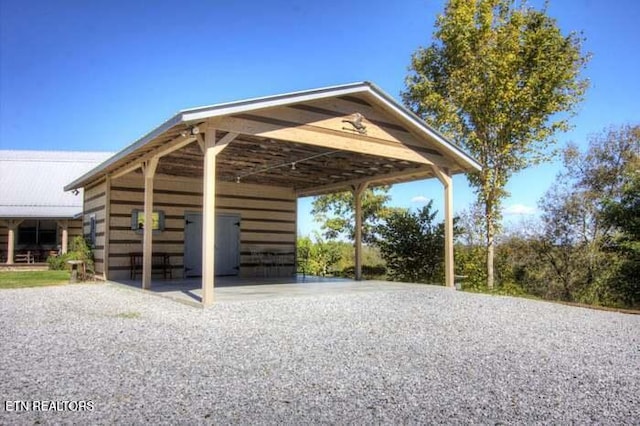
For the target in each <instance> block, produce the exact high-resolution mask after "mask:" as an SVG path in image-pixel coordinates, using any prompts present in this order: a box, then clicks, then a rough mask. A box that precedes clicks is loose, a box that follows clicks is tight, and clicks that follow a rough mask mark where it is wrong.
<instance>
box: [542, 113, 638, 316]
mask: <svg viewBox="0 0 640 426" xmlns="http://www.w3.org/2000/svg"><path fill="white" fill-rule="evenodd" d="M564 165H565V171H564V172H562V173H560V174H559V176H558V179H557V182H556V183H555V184H554V185H553V186H552V187H551V188H550V189H549V191H548V192H547V194H546V195H545V197H544V198H543V199H542V200H541V202H540V208H541V210H542V221H543V234H542V235H541V236H540V238H539V239H538V243H537V244H538V248H537V252H538V253H539V257H540V258H541V259H543V260H544V261H545V262H546V263H547V264H548V265H550V267H551V270H552V271H553V274H552V275H551V276H550V277H549V282H550V284H553V282H554V281H557V282H558V283H559V284H560V287H561V288H562V289H563V291H562V294H561V297H562V298H563V299H565V300H574V299H581V301H584V302H589V303H611V302H612V301H614V299H619V300H621V301H622V302H623V303H626V304H631V303H634V302H633V301H634V300H637V291H638V290H637V285H635V284H633V280H631V281H629V280H626V281H625V279H623V278H621V275H620V274H618V273H617V272H616V268H618V266H619V261H620V259H619V258H617V257H616V255H615V254H616V252H618V254H621V255H623V257H625V256H626V254H631V256H630V257H628V258H627V261H628V262H627V263H626V266H625V267H629V266H631V268H632V269H633V264H634V255H633V254H632V252H627V251H625V249H626V247H627V246H626V242H627V241H630V242H631V246H633V241H634V238H638V236H637V235H635V236H634V229H635V228H634V227H635V226H637V224H638V222H637V220H636V221H634V220H632V218H633V217H634V214H636V213H637V210H636V209H637V208H638V207H637V204H636V203H637V199H638V195H637V188H638V187H637V185H638V184H637V183H636V180H637V179H638V177H637V176H638V170H640V126H635V127H632V126H622V127H620V128H617V129H616V128H611V129H609V130H608V131H606V132H604V133H602V134H600V135H596V136H593V137H592V138H591V140H590V143H589V148H588V150H587V151H586V152H585V153H581V152H580V151H579V150H578V148H577V147H576V146H575V145H569V146H568V147H567V148H566V149H565V151H564ZM614 275H617V276H618V278H617V279H618V281H619V282H617V283H615V282H614V281H612V280H615V279H616V278H615V277H614ZM623 275H625V274H623ZM625 276H626V275H625ZM627 278H631V277H630V276H628V277H627ZM636 282H637V281H636ZM627 284H629V285H627ZM634 292H635V293H634ZM634 294H635V295H634Z"/></svg>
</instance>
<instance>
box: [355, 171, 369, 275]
mask: <svg viewBox="0 0 640 426" xmlns="http://www.w3.org/2000/svg"><path fill="white" fill-rule="evenodd" d="M366 189H367V183H360V184H358V185H355V186H353V187H352V191H353V201H354V204H355V209H354V210H355V278H356V281H360V280H362V194H363V192H364V191H365V190H366Z"/></svg>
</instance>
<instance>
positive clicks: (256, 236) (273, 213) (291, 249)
mask: <svg viewBox="0 0 640 426" xmlns="http://www.w3.org/2000/svg"><path fill="white" fill-rule="evenodd" d="M480 168H481V166H480V164H478V162H476V161H475V160H474V159H473V158H471V157H470V156H469V155H467V154H466V153H465V152H464V151H463V150H462V149H460V148H459V147H458V146H457V145H455V144H454V143H452V142H450V141H448V140H447V139H446V138H444V137H443V136H442V135H441V134H439V133H438V132H437V131H435V130H434V129H432V128H431V127H429V126H427V125H426V124H425V123H424V121H423V120H421V119H420V118H419V117H417V116H415V115H414V114H413V113H411V112H410V111H409V110H407V109H406V108H404V107H403V106H402V105H400V104H398V103H397V102H396V101H395V100H394V99H393V98H392V97H391V96H389V95H387V94H386V93H384V92H383V91H382V90H381V89H379V88H378V87H376V86H375V85H373V84H371V83H368V82H364V83H354V84H347V85H342V86H334V87H328V88H321V89H315V90H308V91H303V92H295V93H287V94H282V95H276V96H269V97H263V98H257V99H249V100H244V101H238V102H231V103H224V104H218V105H212V106H206V107H201V108H193V109H187V110H183V111H180V112H178V113H177V114H176V115H175V116H173V117H172V118H171V119H170V120H168V121H166V122H165V123H163V124H162V125H160V126H159V127H157V128H155V129H153V130H151V131H150V132H149V133H148V134H147V135H145V136H144V137H142V138H141V139H139V140H138V141H136V142H134V143H133V144H131V145H129V146H128V147H126V148H125V149H123V150H122V151H120V152H118V153H117V154H115V155H114V156H113V157H111V158H109V159H108V160H107V161H105V162H104V163H102V164H100V165H99V166H97V167H95V168H94V169H92V170H91V171H89V172H88V173H86V174H85V175H83V176H81V177H80V178H78V179H76V180H74V181H73V182H71V183H69V184H68V185H67V186H66V187H65V190H67V191H69V190H74V189H80V188H84V224H85V233H89V231H90V229H89V227H90V226H91V225H92V224H93V225H94V226H95V228H94V233H93V238H94V240H95V241H94V243H95V250H94V256H95V265H96V271H97V272H98V273H99V274H101V275H102V276H103V277H104V278H105V279H110V280H117V279H126V278H130V277H136V276H137V275H136V272H137V271H136V268H137V265H136V262H137V261H136V260H135V259H141V261H140V267H141V279H142V288H150V286H151V279H152V273H153V272H154V267H155V266H157V265H158V259H170V261H168V262H166V263H164V266H165V267H166V265H167V264H169V265H170V266H169V267H170V268H171V269H172V271H171V272H172V273H173V272H175V273H178V274H180V273H182V274H184V276H187V277H188V276H201V277H202V278H201V280H202V290H203V293H202V302H203V304H204V305H208V304H211V303H212V301H213V290H214V283H215V276H216V275H232V274H239V275H244V276H248V275H259V274H261V271H262V270H264V269H265V268H266V267H269V270H270V271H272V270H274V268H272V267H271V266H274V265H273V263H276V265H275V266H277V267H276V268H275V271H276V273H278V274H293V273H294V272H295V244H296V229H297V227H296V205H297V203H296V200H297V198H298V197H301V196H310V195H319V194H326V193H331V192H338V191H345V190H350V191H353V192H354V194H355V195H356V197H355V199H356V206H355V207H356V221H357V223H356V225H357V226H356V241H355V251H356V278H357V279H359V278H360V275H361V274H360V271H361V232H360V231H361V228H362V227H361V220H362V218H361V201H360V200H361V197H360V195H361V194H362V191H363V190H364V189H365V188H367V187H368V186H375V185H384V184H393V183H398V182H408V181H414V180H419V179H429V178H434V177H435V178H437V179H438V180H440V181H441V182H442V184H443V187H444V193H445V206H444V212H445V237H446V247H445V253H446V256H445V264H446V284H447V285H449V286H453V219H452V211H453V207H452V199H453V187H452V179H451V177H452V175H454V174H456V173H466V172H469V171H475V170H480ZM149 223H151V226H145V224H149ZM136 252H139V253H140V255H139V256H137V255H135V253H136ZM264 259H268V262H270V263H271V265H266V266H265V265H264ZM165 272H166V271H165Z"/></svg>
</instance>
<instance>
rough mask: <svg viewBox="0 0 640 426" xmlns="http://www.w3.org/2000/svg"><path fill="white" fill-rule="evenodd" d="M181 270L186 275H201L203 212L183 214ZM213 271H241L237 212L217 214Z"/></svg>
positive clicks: (238, 216)
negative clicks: (214, 268)
mask: <svg viewBox="0 0 640 426" xmlns="http://www.w3.org/2000/svg"><path fill="white" fill-rule="evenodd" d="M184 223H185V225H184V270H185V276H187V277H199V276H202V213H185V215H184ZM215 262H216V275H238V273H239V271H240V215H234V214H217V215H216V241H215Z"/></svg>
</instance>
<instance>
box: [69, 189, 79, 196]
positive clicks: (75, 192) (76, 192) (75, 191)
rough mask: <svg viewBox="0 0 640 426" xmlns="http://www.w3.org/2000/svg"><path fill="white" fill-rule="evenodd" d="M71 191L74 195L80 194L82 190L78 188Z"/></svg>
mask: <svg viewBox="0 0 640 426" xmlns="http://www.w3.org/2000/svg"><path fill="white" fill-rule="evenodd" d="M71 193H72V194H73V195H78V194H79V193H80V191H78V190H77V189H74V190H73V191H71Z"/></svg>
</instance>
